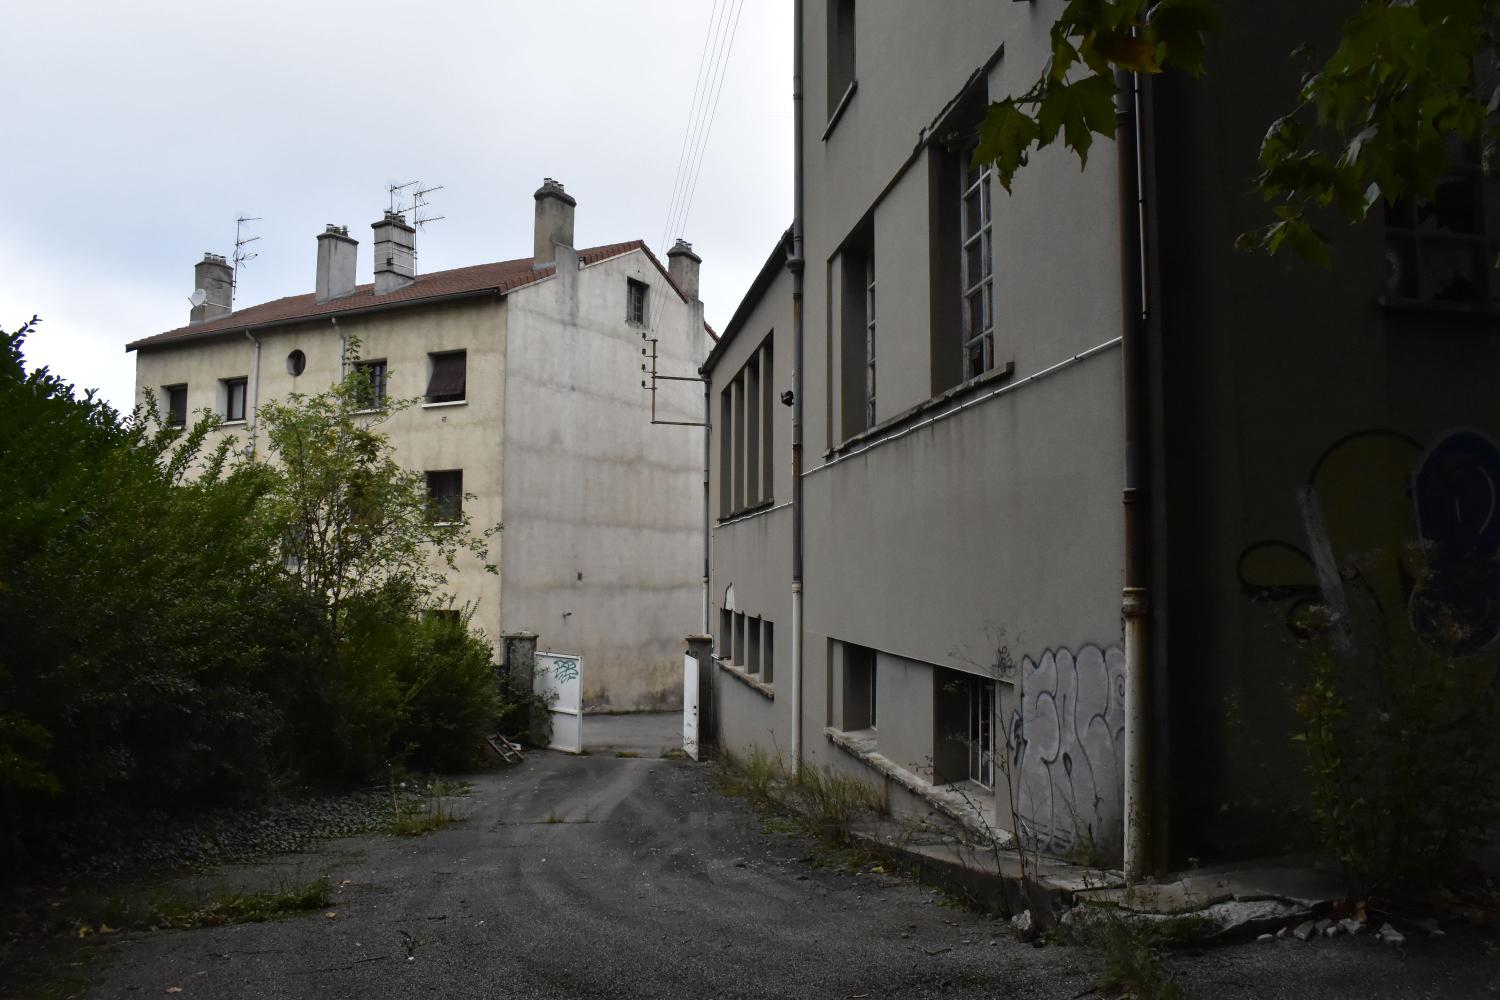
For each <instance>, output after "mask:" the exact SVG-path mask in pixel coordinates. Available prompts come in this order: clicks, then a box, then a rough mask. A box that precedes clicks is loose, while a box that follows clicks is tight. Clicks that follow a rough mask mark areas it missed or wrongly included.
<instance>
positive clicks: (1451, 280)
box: [1385, 135, 1500, 306]
mask: <svg viewBox="0 0 1500 1000" xmlns="http://www.w3.org/2000/svg"><path fill="white" fill-rule="evenodd" d="M1447 158H1448V169H1447V172H1446V173H1445V174H1444V175H1443V176H1442V177H1441V178H1440V179H1439V180H1438V182H1437V185H1436V187H1435V188H1434V189H1433V192H1432V197H1431V198H1402V199H1401V200H1399V201H1397V202H1395V203H1394V204H1390V205H1387V206H1386V207H1385V232H1386V252H1385V259H1386V282H1385V293H1386V298H1387V299H1388V300H1390V301H1395V302H1442V303H1454V304H1469V305H1471V306H1472V305H1476V304H1477V305H1490V304H1494V303H1500V278H1497V276H1496V274H1495V273H1494V272H1495V268H1494V266H1493V262H1494V260H1495V257H1496V254H1497V252H1500V182H1497V181H1496V180H1495V179H1493V178H1491V177H1488V176H1486V174H1485V171H1484V168H1483V165H1482V163H1481V157H1480V151H1479V150H1478V149H1475V148H1473V147H1471V146H1469V145H1468V144H1466V143H1464V142H1463V141H1462V140H1461V139H1460V138H1459V137H1458V136H1457V135H1450V136H1448V139H1447Z"/></svg>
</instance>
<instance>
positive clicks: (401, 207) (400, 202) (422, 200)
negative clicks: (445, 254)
mask: <svg viewBox="0 0 1500 1000" xmlns="http://www.w3.org/2000/svg"><path fill="white" fill-rule="evenodd" d="M408 188H411V189H412V192H411V202H410V203H407V202H406V201H405V196H404V195H403V194H402V192H404V191H406V190H407V189H408ZM442 189H443V185H441V184H434V185H433V186H432V187H425V188H424V187H423V186H422V182H421V181H419V180H418V181H407V182H406V183H405V184H387V185H386V190H387V191H389V192H390V195H391V211H392V212H398V213H400V214H401V215H402V216H405V215H406V213H408V212H410V213H411V227H412V228H413V229H415V230H417V232H426V231H427V226H428V225H429V224H430V223H433V222H442V221H443V220H444V219H446V218H447V216H446V215H423V214H422V209H424V208H427V207H429V204H430V203H429V202H428V201H427V196H428V195H430V194H432V193H433V192H434V191H441V190H442ZM416 242H417V241H416V238H415V237H413V238H412V248H411V257H412V271H413V273H415V271H416V267H417V247H416Z"/></svg>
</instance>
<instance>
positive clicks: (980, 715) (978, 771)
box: [965, 674, 998, 792]
mask: <svg viewBox="0 0 1500 1000" xmlns="http://www.w3.org/2000/svg"><path fill="white" fill-rule="evenodd" d="M997 696H998V686H997V685H996V683H995V679H994V678H992V677H980V676H977V675H973V674H971V675H969V683H968V698H969V708H968V715H969V733H968V740H967V743H968V746H967V747H966V748H965V749H966V750H967V756H968V761H969V768H968V777H969V780H970V781H972V782H974V783H975V784H977V785H978V786H979V787H980V788H983V789H985V790H987V791H991V792H993V791H994V790H995V716H996V711H995V704H996V701H995V699H996V697H997ZM986 779H987V780H986Z"/></svg>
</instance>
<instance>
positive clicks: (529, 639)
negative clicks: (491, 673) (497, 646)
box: [499, 632, 549, 746]
mask: <svg viewBox="0 0 1500 1000" xmlns="http://www.w3.org/2000/svg"><path fill="white" fill-rule="evenodd" d="M536 638H537V637H536V633H535V632H506V633H505V634H504V635H502V636H501V637H500V641H501V644H502V645H503V647H504V650H505V662H504V663H502V664H501V665H500V677H499V688H500V699H501V701H502V702H504V703H506V704H507V705H511V706H522V705H524V706H527V708H526V710H525V711H518V710H517V709H515V708H512V709H511V710H510V711H509V712H507V713H506V715H505V717H503V718H502V720H501V723H502V725H501V728H502V729H511V730H514V732H513V733H507V735H514V736H522V737H524V738H525V739H526V741H527V742H528V743H530V744H532V745H533V746H545V745H546V744H547V740H546V734H547V726H548V724H549V721H548V717H547V710H546V708H545V706H541V707H539V706H536V705H535V704H533V702H532V701H531V696H532V693H533V692H534V691H535V676H536Z"/></svg>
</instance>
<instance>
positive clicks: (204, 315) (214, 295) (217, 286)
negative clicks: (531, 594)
mask: <svg viewBox="0 0 1500 1000" xmlns="http://www.w3.org/2000/svg"><path fill="white" fill-rule="evenodd" d="M193 288H194V289H196V290H197V291H200V292H202V293H203V301H202V302H201V303H199V304H198V305H195V306H193V309H192V311H191V312H190V313H188V322H189V323H205V322H207V321H208V320H211V319H218V318H219V317H220V316H228V315H229V311H230V310H231V309H232V308H233V305H232V303H233V302H234V268H232V267H230V266H229V262H228V261H226V260H225V259H224V257H223V255H222V254H216V253H206V254H204V255H203V259H202V260H200V261H199V262H198V263H197V264H194V265H193Z"/></svg>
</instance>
